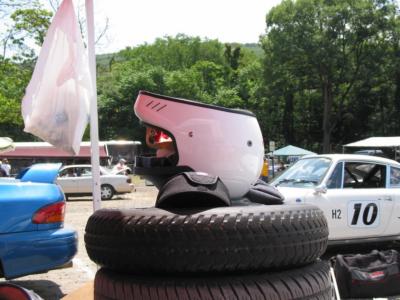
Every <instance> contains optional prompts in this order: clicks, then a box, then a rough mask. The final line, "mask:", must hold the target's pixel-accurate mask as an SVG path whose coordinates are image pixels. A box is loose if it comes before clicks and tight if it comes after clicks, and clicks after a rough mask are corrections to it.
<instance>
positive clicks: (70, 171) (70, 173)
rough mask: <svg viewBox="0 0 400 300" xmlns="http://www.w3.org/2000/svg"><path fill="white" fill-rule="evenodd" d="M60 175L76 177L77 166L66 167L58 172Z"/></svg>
mask: <svg viewBox="0 0 400 300" xmlns="http://www.w3.org/2000/svg"><path fill="white" fill-rule="evenodd" d="M58 176H59V177H76V171H75V168H65V169H64V170H61V171H60V173H59V174H58Z"/></svg>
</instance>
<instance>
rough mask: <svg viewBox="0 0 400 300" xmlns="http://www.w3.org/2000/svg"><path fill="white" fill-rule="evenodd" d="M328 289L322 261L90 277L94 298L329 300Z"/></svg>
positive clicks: (104, 272)
mask: <svg viewBox="0 0 400 300" xmlns="http://www.w3.org/2000/svg"><path fill="white" fill-rule="evenodd" d="M331 290H332V286H331V281H330V274H329V266H328V264H327V263H326V262H322V261H318V262H316V263H313V264H311V265H308V266H305V267H301V268H297V269H292V270H285V271H279V272H269V273H256V274H252V273H246V274H240V275H239V274H229V275H227V274H224V275H219V274H202V275H197V276H185V275H182V276H176V275H175V276H172V277H171V276H168V277H162V276H142V275H140V276H139V275H138V276H132V275H125V274H121V273H116V272H113V271H111V270H107V269H104V268H103V269H100V270H99V271H98V272H97V273H96V276H95V280H94V299H95V300H111V299H118V300H128V299H148V300H151V299H154V300H156V299H157V300H158V299H177V300H180V299H185V300H186V299H199V300H201V299H238V300H246V299H249V300H250V299H276V300H278V299H285V300H289V299H321V300H325V299H326V300H331V299H332V298H331V296H332V291H331Z"/></svg>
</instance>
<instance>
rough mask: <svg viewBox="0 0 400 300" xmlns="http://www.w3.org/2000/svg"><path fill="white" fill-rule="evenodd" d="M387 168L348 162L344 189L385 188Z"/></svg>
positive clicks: (378, 165)
mask: <svg viewBox="0 0 400 300" xmlns="http://www.w3.org/2000/svg"><path fill="white" fill-rule="evenodd" d="M385 187H386V166H385V165H380V164H375V163H366V162H346V163H345V165H344V180H343V188H353V189H355V188H364V189H368V188H370V189H371V188H385Z"/></svg>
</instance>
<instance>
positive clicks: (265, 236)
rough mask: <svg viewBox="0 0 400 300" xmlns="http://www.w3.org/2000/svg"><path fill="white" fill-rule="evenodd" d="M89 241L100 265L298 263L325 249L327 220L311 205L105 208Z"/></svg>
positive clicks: (147, 269)
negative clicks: (174, 208)
mask: <svg viewBox="0 0 400 300" xmlns="http://www.w3.org/2000/svg"><path fill="white" fill-rule="evenodd" d="M84 239H85V245H86V250H87V253H88V255H89V257H90V258H91V259H92V260H93V261H94V262H96V263H97V264H99V265H101V266H104V267H108V268H110V269H113V270H116V271H118V270H119V271H123V272H131V273H152V272H161V273H175V272H211V271H212V272H225V271H247V270H265V269H268V268H279V267H292V266H298V265H304V264H307V263H310V262H313V261H315V260H316V259H317V258H318V257H320V255H322V254H323V253H324V251H325V249H326V246H327V241H328V227H327V222H326V219H325V217H324V215H323V212H322V211H321V210H320V209H319V208H317V207H315V206H312V205H307V204H303V205H246V206H230V207H218V208H212V209H207V210H200V211H199V210H197V211H194V210H187V209H186V210H183V209H182V210H179V211H174V212H172V211H167V210H163V209H158V208H143V209H125V210H119V209H101V210H98V211H96V212H95V213H94V214H93V215H92V216H91V217H90V218H89V220H88V222H87V225H86V232H85V237H84Z"/></svg>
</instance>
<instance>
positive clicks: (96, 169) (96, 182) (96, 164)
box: [85, 0, 101, 211]
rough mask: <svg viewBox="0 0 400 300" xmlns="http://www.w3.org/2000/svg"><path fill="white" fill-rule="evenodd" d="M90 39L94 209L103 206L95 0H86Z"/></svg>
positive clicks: (88, 36)
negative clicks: (95, 44)
mask: <svg viewBox="0 0 400 300" xmlns="http://www.w3.org/2000/svg"><path fill="white" fill-rule="evenodd" d="M85 6H86V24H87V40H88V56H89V69H90V75H91V77H92V84H93V96H92V98H91V100H90V142H91V162H92V178H93V210H94V211H96V210H98V209H100V208H101V196H100V159H99V129H98V115H97V86H96V53H95V49H94V9H93V0H85Z"/></svg>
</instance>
